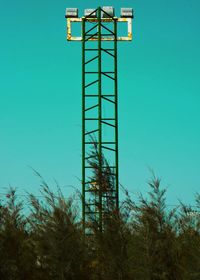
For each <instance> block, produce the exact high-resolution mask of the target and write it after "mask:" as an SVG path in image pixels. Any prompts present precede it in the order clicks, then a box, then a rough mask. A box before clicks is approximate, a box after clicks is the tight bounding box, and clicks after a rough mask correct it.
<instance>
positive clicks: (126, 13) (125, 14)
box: [121, 8, 133, 18]
mask: <svg viewBox="0 0 200 280" xmlns="http://www.w3.org/2000/svg"><path fill="white" fill-rule="evenodd" d="M121 17H122V18H133V9H132V8H121Z"/></svg>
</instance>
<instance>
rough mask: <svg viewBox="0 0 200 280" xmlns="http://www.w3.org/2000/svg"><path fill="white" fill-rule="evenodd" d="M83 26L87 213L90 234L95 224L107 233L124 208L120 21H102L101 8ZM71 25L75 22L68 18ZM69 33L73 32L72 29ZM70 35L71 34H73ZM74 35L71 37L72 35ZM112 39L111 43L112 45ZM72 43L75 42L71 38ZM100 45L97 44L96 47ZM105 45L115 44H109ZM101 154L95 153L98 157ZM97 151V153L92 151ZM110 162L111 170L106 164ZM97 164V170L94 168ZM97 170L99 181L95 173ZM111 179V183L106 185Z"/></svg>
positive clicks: (83, 182) (83, 102)
mask: <svg viewBox="0 0 200 280" xmlns="http://www.w3.org/2000/svg"><path fill="white" fill-rule="evenodd" d="M93 13H96V14H97V18H92V17H91V16H92V14H91V15H90V14H89V15H88V16H86V17H83V18H82V19H76V20H79V21H81V22H82V37H81V38H80V40H82V73H83V76H82V194H83V196H82V199H83V201H82V206H83V208H82V211H83V213H82V214H83V223H84V226H85V232H86V231H87V228H89V223H90V222H91V219H92V220H93V221H94V222H95V223H96V225H97V227H98V230H99V231H103V229H104V221H105V218H106V216H107V215H108V212H109V207H108V205H107V203H108V201H109V202H110V205H111V206H113V207H114V209H118V206H119V190H118V185H119V181H118V177H119V175H118V96H117V92H118V90H117V40H118V38H117V22H118V21H119V19H117V18H115V17H110V16H109V17H108V18H106V19H104V18H103V19H102V18H101V14H102V9H101V8H98V9H97V10H94V11H93ZM68 20H69V21H68V24H69V23H70V22H71V21H72V19H71V18H70V19H68ZM68 28H70V27H69V26H68ZM68 31H69V30H68ZM69 34H70V32H69V33H68V35H69ZM108 38H111V39H109V40H107V39H108ZM71 40H72V37H71ZM95 41H96V42H95ZM104 41H110V42H109V43H108V42H104ZM94 149H96V153H95V152H94ZM92 151H93V152H92ZM104 158H106V159H107V160H108V162H109V167H108V165H107V164H106V162H105V160H103V159H104ZM95 160H96V161H97V164H96V167H95V166H94V165H92V164H89V163H90V161H91V162H94V161H95ZM95 168H97V170H96V174H97V176H96V179H95V176H94V169H95ZM107 175H108V176H109V180H111V181H112V182H110V183H109V184H108V183H106V182H105V181H104V178H105V177H106V176H107Z"/></svg>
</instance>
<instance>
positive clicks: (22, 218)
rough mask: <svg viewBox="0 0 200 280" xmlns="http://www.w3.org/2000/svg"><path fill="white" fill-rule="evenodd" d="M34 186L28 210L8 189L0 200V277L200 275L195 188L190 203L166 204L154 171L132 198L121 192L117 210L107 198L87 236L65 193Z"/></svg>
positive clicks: (184, 279) (199, 205)
mask: <svg viewBox="0 0 200 280" xmlns="http://www.w3.org/2000/svg"><path fill="white" fill-rule="evenodd" d="M96 164H97V163H96ZM95 168H96V167H95ZM95 172H96V169H95V170H94V173H95ZM95 174H96V176H97V173H95ZM106 176H107V177H106V178H104V179H106V184H111V183H110V182H111V179H112V178H109V175H108V173H107V174H106ZM41 179H42V178H41ZM41 192H42V196H43V199H38V198H37V197H35V196H34V195H32V194H30V195H29V197H28V203H29V208H30V209H29V211H27V208H25V205H24V203H23V202H22V201H20V199H19V197H17V192H16V190H14V189H10V190H9V191H8V193H7V195H6V197H5V198H4V199H2V200H1V201H0V279H3V280H12V279H13V280H18V279H19V280H21V279H24V280H25V279H30V280H32V279H37V280H40V279H41V280H45V279H48V280H50V279H54V280H55V279H58V280H79V279H80V280H82V279H83V280H84V279H85V280H96V279H98V280H100V279H102V280H113V279H115V280H179V279H180V280H199V279H200V195H198V194H197V195H196V199H195V201H196V208H192V207H189V206H185V205H184V204H182V203H180V206H179V207H177V208H173V209H171V208H170V209H169V208H168V207H167V205H166V189H163V188H162V187H161V182H160V180H159V179H158V178H156V177H155V176H153V178H152V179H151V181H150V182H149V193H148V195H147V196H146V195H145V196H143V195H140V196H139V197H138V199H137V200H135V201H134V200H133V199H132V198H131V196H130V195H129V193H128V192H127V191H125V194H126V197H125V199H124V200H123V201H121V203H120V209H119V211H115V209H114V208H113V209H112V208H110V205H108V207H109V211H110V214H109V219H107V220H106V222H105V225H104V230H103V232H99V231H98V230H97V229H96V231H94V235H93V236H92V237H89V236H85V235H84V232H83V230H82V221H81V219H80V218H79V210H77V209H78V205H77V203H75V201H74V200H73V198H72V197H69V198H65V197H64V196H63V194H62V192H61V191H60V189H59V188H58V191H57V192H55V193H54V192H52V191H51V190H50V188H49V187H48V185H47V184H46V183H45V182H44V181H43V180H42V190H41Z"/></svg>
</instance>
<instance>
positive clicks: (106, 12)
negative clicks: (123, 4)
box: [101, 6, 115, 18]
mask: <svg viewBox="0 0 200 280" xmlns="http://www.w3.org/2000/svg"><path fill="white" fill-rule="evenodd" d="M114 15H115V12H114V8H113V7H111V6H106V7H102V12H101V17H102V18H109V17H114Z"/></svg>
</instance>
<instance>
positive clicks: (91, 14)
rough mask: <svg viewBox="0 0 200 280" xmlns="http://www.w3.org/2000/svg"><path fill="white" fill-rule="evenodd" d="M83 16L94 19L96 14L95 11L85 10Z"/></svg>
mask: <svg viewBox="0 0 200 280" xmlns="http://www.w3.org/2000/svg"><path fill="white" fill-rule="evenodd" d="M84 16H85V17H89V18H96V17H97V12H96V10H95V9H85V11H84Z"/></svg>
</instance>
